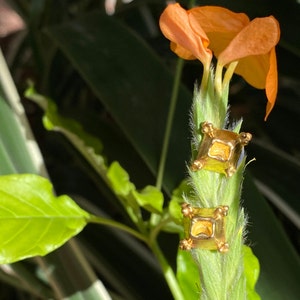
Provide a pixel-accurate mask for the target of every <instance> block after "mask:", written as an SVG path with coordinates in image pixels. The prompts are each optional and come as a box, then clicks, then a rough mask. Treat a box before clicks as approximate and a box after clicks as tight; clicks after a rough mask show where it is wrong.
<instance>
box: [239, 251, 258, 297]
mask: <svg viewBox="0 0 300 300" xmlns="http://www.w3.org/2000/svg"><path fill="white" fill-rule="evenodd" d="M243 249H244V273H245V277H246V281H247V295H248V299H250V300H259V299H260V297H259V295H258V294H257V293H256V291H255V284H256V282H257V279H258V276H259V261H258V259H257V257H256V256H255V255H254V254H253V252H252V250H251V248H250V247H248V246H244V247H243Z"/></svg>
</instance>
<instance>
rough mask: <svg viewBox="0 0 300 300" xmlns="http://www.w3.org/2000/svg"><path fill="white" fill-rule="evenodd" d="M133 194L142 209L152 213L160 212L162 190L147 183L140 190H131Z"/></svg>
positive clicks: (162, 202)
mask: <svg viewBox="0 0 300 300" xmlns="http://www.w3.org/2000/svg"><path fill="white" fill-rule="evenodd" d="M133 196H134V198H135V199H136V201H137V202H138V204H139V205H140V206H141V207H143V208H144V209H146V210H148V211H150V212H153V213H161V212H162V208H163V204H164V196H163V194H162V192H160V191H159V190H158V189H157V188H155V187H154V186H150V185H148V186H146V187H145V188H144V189H143V190H142V191H140V192H138V191H133Z"/></svg>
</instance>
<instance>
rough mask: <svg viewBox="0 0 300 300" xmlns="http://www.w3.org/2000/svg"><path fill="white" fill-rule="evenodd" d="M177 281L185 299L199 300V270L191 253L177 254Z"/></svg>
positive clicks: (182, 252)
mask: <svg viewBox="0 0 300 300" xmlns="http://www.w3.org/2000/svg"><path fill="white" fill-rule="evenodd" d="M177 279H178V282H179V285H180V287H181V290H182V292H183V294H184V296H185V299H189V300H198V299H199V297H200V291H201V290H200V278H199V269H198V267H197V265H196V264H195V261H194V260H193V258H192V255H191V253H190V252H189V251H181V250H179V251H178V253H177Z"/></svg>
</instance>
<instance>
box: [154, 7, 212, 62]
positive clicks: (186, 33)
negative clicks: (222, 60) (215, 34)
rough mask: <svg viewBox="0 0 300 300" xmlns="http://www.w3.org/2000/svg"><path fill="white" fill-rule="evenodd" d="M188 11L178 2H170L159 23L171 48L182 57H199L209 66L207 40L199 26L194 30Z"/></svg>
mask: <svg viewBox="0 0 300 300" xmlns="http://www.w3.org/2000/svg"><path fill="white" fill-rule="evenodd" d="M189 17H190V13H189V11H187V10H185V9H183V8H182V7H181V6H180V5H179V4H178V3H176V4H170V5H168V6H167V8H166V9H165V10H164V11H163V13H162V15H161V16H160V20H159V25H160V28H161V31H162V32H163V34H164V35H165V37H166V38H167V39H169V40H170V41H171V49H172V51H174V52H175V53H176V54H177V55H178V56H179V57H181V58H183V59H199V60H200V61H201V62H202V64H203V65H204V67H207V68H209V66H210V62H211V59H212V52H211V50H210V49H208V48H207V47H208V44H209V40H208V38H207V36H206V34H205V32H204V31H203V30H202V29H201V27H199V28H197V31H195V30H194V29H193V28H192V27H191V24H190V18H189Z"/></svg>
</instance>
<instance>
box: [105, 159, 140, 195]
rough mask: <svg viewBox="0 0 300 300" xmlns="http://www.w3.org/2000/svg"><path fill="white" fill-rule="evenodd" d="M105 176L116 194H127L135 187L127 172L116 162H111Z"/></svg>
mask: <svg viewBox="0 0 300 300" xmlns="http://www.w3.org/2000/svg"><path fill="white" fill-rule="evenodd" d="M107 177H108V179H109V180H110V183H111V185H112V188H113V190H114V192H115V193H116V194H117V195H121V196H127V195H128V194H129V193H130V192H131V191H132V190H134V189H135V186H134V184H133V183H131V182H130V180H129V174H128V173H127V172H126V171H125V170H124V169H123V168H122V167H121V166H120V164H119V163H118V162H113V163H112V164H111V165H110V167H109V169H108V171H107Z"/></svg>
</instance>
